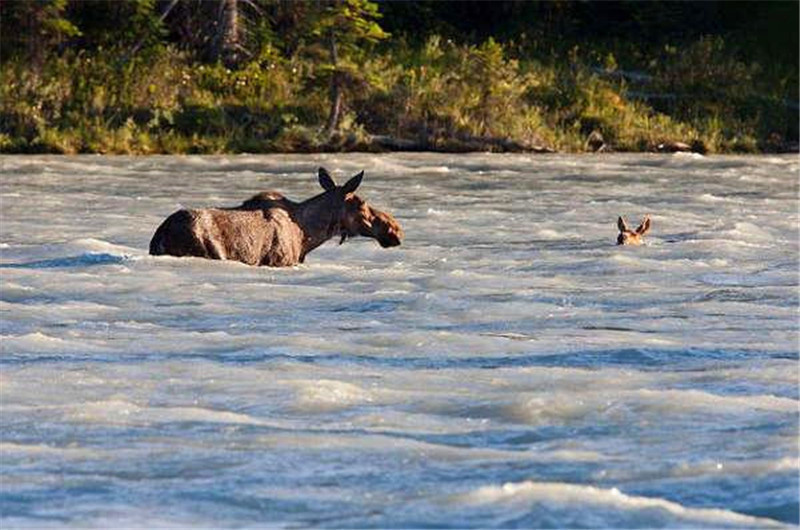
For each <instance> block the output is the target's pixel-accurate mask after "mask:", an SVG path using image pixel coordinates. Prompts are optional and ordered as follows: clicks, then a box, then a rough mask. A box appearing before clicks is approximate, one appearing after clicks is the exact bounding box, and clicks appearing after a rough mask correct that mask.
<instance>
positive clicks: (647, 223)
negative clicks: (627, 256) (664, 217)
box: [636, 215, 650, 236]
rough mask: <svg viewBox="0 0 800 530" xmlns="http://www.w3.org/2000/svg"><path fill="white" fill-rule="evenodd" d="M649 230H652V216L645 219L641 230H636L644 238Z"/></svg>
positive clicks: (640, 227) (640, 226)
mask: <svg viewBox="0 0 800 530" xmlns="http://www.w3.org/2000/svg"><path fill="white" fill-rule="evenodd" d="M648 230H650V216H649V215H648V216H646V217H645V218H644V221H642V224H640V225H639V228H637V229H636V233H637V234H639V235H640V236H643V235H645V234H646V233H647V232H648Z"/></svg>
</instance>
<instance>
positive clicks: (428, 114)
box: [0, 0, 800, 154]
mask: <svg viewBox="0 0 800 530" xmlns="http://www.w3.org/2000/svg"><path fill="white" fill-rule="evenodd" d="M798 5H800V3H798V2H797V1H766V2H763V1H757V2H746V1H737V2H721V1H701V2H678V1H647V2H643V1H616V2H585V1H574V2H569V1H559V0H553V1H533V0H530V1H496V2H478V1H460V2H430V1H422V2H410V1H407V2H399V1H394V2H388V1H385V2H384V1H381V2H372V1H367V0H330V1H291V0H127V1H115V0H80V1H78V0H35V1H31V0H2V2H0V78H2V80H1V81H0V152H6V153H136V154H150V153H239V152H250V153H269V152H316V151H382V150H431V151H454V152H461V151H472V150H484V151H543V152H550V151H560V152H583V151H598V150H603V151H611V150H617V151H655V150H682V149H691V150H694V151H700V152H710V153H728V152H744V153H755V152H785V151H790V152H797V150H798V147H797V146H798V144H797V142H798V108H799V107H798V48H799V47H800V45H799V43H798V27H799V22H798V21H799V20H800V18H799V15H798Z"/></svg>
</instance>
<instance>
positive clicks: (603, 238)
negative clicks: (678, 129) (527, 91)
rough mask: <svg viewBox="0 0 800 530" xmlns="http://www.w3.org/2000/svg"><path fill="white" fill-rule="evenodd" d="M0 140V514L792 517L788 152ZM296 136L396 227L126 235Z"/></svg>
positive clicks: (269, 176)
mask: <svg viewBox="0 0 800 530" xmlns="http://www.w3.org/2000/svg"><path fill="white" fill-rule="evenodd" d="M0 164H2V170H1V173H2V174H1V176H0V201H1V202H0V206H2V212H1V213H2V217H0V221H1V224H0V336H1V337H2V342H0V526H2V527H3V528H19V527H22V528H30V527H35V528H40V527H66V526H69V527H87V526H89V527H106V528H108V527H115V528H121V527H126V528H130V527H148V528H152V527H193V528H197V527H211V528H219V527H226V528H227V527H246V528H253V527H266V526H269V527H275V526H277V527H298V526H300V527H358V528H361V527H382V528H385V527H444V526H449V527H458V528H464V527H484V528H486V527H505V528H509V527H661V526H666V527H687V526H690V527H726V528H730V527H748V528H751V527H773V526H777V527H780V526H786V525H795V524H798V493H799V491H800V487H799V485H798V471H799V470H800V469H799V468H800V466H799V458H798V457H799V455H798V403H799V401H798V223H799V221H800V220H799V219H798V174H799V172H800V164H799V163H798V157H797V156H778V157H769V156H759V157H723V156H719V157H717V156H715V157H711V156H709V157H702V156H699V155H683V154H678V155H594V156H561V155H540V156H522V155H486V154H479V155H441V154H392V155H313V156H312V155H298V156H225V157H131V158H129V157H102V156H86V157H46V156H19V157H18V156H6V157H3V158H0ZM319 166H325V167H326V168H328V169H329V170H330V171H331V173H332V174H333V175H334V176H335V177H336V178H337V180H338V181H339V182H343V181H344V179H346V178H347V177H349V176H351V175H353V174H355V173H357V172H358V171H360V170H362V169H363V170H365V177H364V181H363V183H362V185H361V188H360V189H359V192H358V193H359V195H360V196H362V197H363V198H364V199H366V200H367V201H369V202H370V203H371V204H373V205H374V206H376V207H377V208H380V209H381V210H384V211H387V212H391V213H392V214H393V215H394V216H395V217H396V218H397V220H398V221H399V222H400V223H401V224H402V226H403V229H404V231H405V240H404V241H403V244H402V246H400V247H396V248H391V249H382V248H380V247H379V246H378V245H377V244H376V243H375V241H373V240H370V239H365V238H355V239H350V240H348V241H347V242H345V243H344V244H343V245H341V246H340V245H338V238H337V240H332V241H330V242H328V243H327V244H325V245H323V246H322V247H320V248H319V249H317V250H316V251H314V252H312V253H311V254H310V255H309V256H308V258H307V260H306V262H305V264H303V265H300V266H297V267H292V268H284V269H274V268H265V267H250V266H246V265H243V264H241V263H235V262H223V261H212V260H203V259H199V258H174V257H168V256H159V257H152V256H149V255H148V253H147V248H148V243H149V241H150V237H151V236H152V234H153V232H154V230H155V228H156V227H157V226H158V225H159V223H160V222H161V221H162V220H163V219H164V218H165V217H166V216H167V215H169V214H170V213H172V212H173V211H175V210H177V209H179V208H182V207H191V208H198V207H207V206H233V205H236V204H238V203H240V202H241V201H242V200H244V199H246V198H248V197H249V196H250V195H252V194H254V193H256V192H258V191H262V190H269V189H274V190H278V191H281V192H283V193H284V194H285V195H286V196H288V197H290V198H292V199H295V200H301V199H305V198H308V197H311V196H312V195H316V194H317V193H319V192H320V191H321V189H320V188H319V184H318V183H317V179H316V170H317V167H319ZM646 214H649V215H650V216H651V218H652V229H651V231H650V233H648V234H647V236H645V245H643V246H639V247H629V246H616V245H615V242H616V236H617V229H616V220H617V216H619V215H625V216H626V217H627V219H628V223H629V224H631V225H634V226H635V225H636V224H638V222H639V221H640V220H641V218H642V217H643V216H644V215H646Z"/></svg>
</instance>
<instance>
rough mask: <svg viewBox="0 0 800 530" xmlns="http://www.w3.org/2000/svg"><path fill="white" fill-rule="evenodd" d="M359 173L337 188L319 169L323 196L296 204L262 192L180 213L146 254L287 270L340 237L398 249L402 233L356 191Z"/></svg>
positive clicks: (164, 225) (165, 224)
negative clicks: (362, 238)
mask: <svg viewBox="0 0 800 530" xmlns="http://www.w3.org/2000/svg"><path fill="white" fill-rule="evenodd" d="M363 176H364V172H363V171H362V172H361V173H359V174H358V175H356V176H354V177H353V178H351V179H350V180H348V181H347V182H346V183H345V184H344V185H343V186H337V185H336V183H335V182H334V181H333V178H331V176H330V174H328V172H327V171H326V170H325V169H324V168H319V183H320V185H321V186H322V188H323V189H324V190H325V191H324V192H323V193H321V194H319V195H317V196H315V197H312V198H310V199H308V200H306V201H303V202H299V203H298V202H294V201H291V200H289V199H287V198H286V197H284V196H283V195H281V194H280V193H278V192H274V191H265V192H261V193H259V194H257V195H255V196H253V197H251V198H250V199H248V200H247V201H245V202H244V203H242V204H241V205H240V206H237V207H235V208H208V209H202V210H179V211H177V212H175V213H173V214H172V215H170V216H169V217H167V219H166V220H165V221H164V222H163V223H161V226H159V227H158V229H157V230H156V233H155V234H154V235H153V239H152V240H151V241H150V254H153V255H160V254H169V255H172V256H197V257H201V258H210V259H225V260H237V261H241V262H244V263H247V264H248V265H267V266H270V267H286V266H291V265H297V264H298V263H303V261H304V260H305V257H306V255H308V253H309V252H311V251H312V250H314V249H315V248H317V247H318V246H320V245H321V244H323V243H324V242H325V241H328V240H329V239H331V238H332V237H335V236H337V235H338V236H340V237H341V240H340V243H344V241H345V240H346V239H347V238H348V237H354V236H359V235H361V236H366V237H371V238H373V239H376V240H377V241H378V243H380V245H381V246H382V247H384V248H385V247H394V246H397V245H399V244H400V241H401V240H402V238H403V230H402V229H401V228H400V225H399V224H398V223H397V221H396V220H395V219H394V217H392V216H391V215H389V214H388V213H384V212H381V211H379V210H377V209H375V208H373V207H371V206H370V205H368V204H367V203H366V202H365V201H364V200H363V199H361V198H360V197H359V196H358V195H356V194H355V193H354V192H355V191H356V188H358V186H359V184H361V179H362V178H363Z"/></svg>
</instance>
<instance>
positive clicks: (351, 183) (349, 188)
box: [342, 171, 364, 195]
mask: <svg viewBox="0 0 800 530" xmlns="http://www.w3.org/2000/svg"><path fill="white" fill-rule="evenodd" d="M363 178H364V172H363V171H362V172H361V173H359V174H358V175H356V176H355V177H353V178H351V179H350V180H348V181H347V182H346V183H345V185H344V186H342V191H343V192H344V194H345V195H347V194H349V193H353V192H354V191H356V189H358V186H359V185H360V184H361V179H363Z"/></svg>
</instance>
